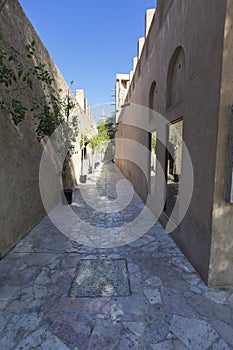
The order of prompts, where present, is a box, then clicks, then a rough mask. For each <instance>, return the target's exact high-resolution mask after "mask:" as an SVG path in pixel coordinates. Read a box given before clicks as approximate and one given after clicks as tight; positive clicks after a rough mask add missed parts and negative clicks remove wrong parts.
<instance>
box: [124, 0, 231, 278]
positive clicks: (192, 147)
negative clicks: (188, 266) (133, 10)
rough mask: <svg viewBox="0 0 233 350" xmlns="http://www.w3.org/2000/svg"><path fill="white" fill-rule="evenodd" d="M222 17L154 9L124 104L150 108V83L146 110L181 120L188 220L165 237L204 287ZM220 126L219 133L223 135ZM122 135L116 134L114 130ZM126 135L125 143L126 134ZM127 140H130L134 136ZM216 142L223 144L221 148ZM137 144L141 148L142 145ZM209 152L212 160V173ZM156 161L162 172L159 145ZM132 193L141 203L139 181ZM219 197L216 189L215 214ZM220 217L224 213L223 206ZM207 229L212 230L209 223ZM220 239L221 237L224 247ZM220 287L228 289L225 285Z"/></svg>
mask: <svg viewBox="0 0 233 350" xmlns="http://www.w3.org/2000/svg"><path fill="white" fill-rule="evenodd" d="M225 14H226V1H221V2H219V1H218V0H214V1H213V0H206V1H202V0H196V1H195V3H194V2H193V1H192V0H186V1H180V0H173V1H165V2H163V1H158V4H157V11H156V16H155V18H154V21H153V23H152V26H151V28H150V31H149V33H148V37H147V39H146V42H145V45H144V48H143V51H142V54H141V59H140V61H139V62H138V65H137V68H136V71H135V75H134V78H133V80H132V84H131V86H130V89H129V93H128V97H127V101H128V102H130V103H136V104H142V105H143V106H149V105H150V102H149V101H151V98H152V97H151V95H150V92H151V86H152V87H153V86H154V85H153V84H155V83H156V88H155V89H154V90H155V94H156V95H155V96H154V101H153V103H154V106H156V107H157V110H158V111H159V113H161V114H162V115H163V116H165V117H166V118H167V120H168V121H171V122H173V121H175V120H178V119H179V118H183V137H184V141H185V143H186V145H187V147H188V150H189V152H190V156H191V159H192V162H193V170H194V191H193V196H192V200H191V203H190V206H189V208H188V211H187V214H186V216H185V218H184V220H183V221H182V223H181V224H180V226H179V228H178V229H177V230H175V231H174V232H173V233H172V237H173V238H174V239H175V240H176V242H177V243H178V244H179V246H180V247H181V248H182V250H183V251H184V252H185V254H186V255H187V256H188V258H189V259H190V261H191V262H192V264H193V265H194V266H195V267H196V269H197V270H198V271H199V273H200V274H201V276H202V277H203V279H204V280H205V281H206V282H208V281H209V264H210V253H211V244H212V247H213V238H214V239H216V242H215V245H216V246H217V245H218V243H219V242H218V239H219V238H218V236H217V235H215V236H214V235H213V236H212V215H213V205H214V203H213V202H214V193H217V192H218V191H219V186H220V187H221V186H222V187H223V182H222V180H221V179H222V176H223V175H224V169H225V168H224V164H225V156H224V154H225V153H224V152H226V144H225V143H226V139H225V136H226V135H224V133H225V134H226V131H221V132H222V134H220V130H219V129H218V123H219V121H218V118H219V103H220V88H221V74H222V52H223V37H224V25H225ZM228 25H229V24H228ZM229 43H230V41H229ZM228 46H230V44H229V45H228ZM178 47H180V48H182V50H183V56H180V57H181V61H180V62H181V63H182V65H181V74H182V75H181V76H178V75H177V68H176V67H175V69H174V76H173V77H172V78H171V79H170V78H169V79H168V78H167V77H168V75H169V66H170V64H171V61H172V57H173V54H174V52H175V50H176V49H177V48H178ZM224 52H225V51H224ZM224 54H226V53H224ZM232 57H233V56H231V59H232ZM179 74H180V73H179ZM226 75H227V74H226ZM174 88H175V89H178V90H179V91H178V92H177V91H171V92H170V98H171V97H172V98H171V103H170V102H169V103H167V101H168V100H167V98H168V96H169V93H168V91H169V89H174ZM228 104H229V102H228ZM224 108H225V111H224V113H226V105H225V106H224ZM220 110H221V109H220ZM222 113H223V112H222ZM224 115H225V114H224ZM224 118H225V117H224ZM220 121H221V113H220ZM123 122H124V120H122V123H123ZM225 123H226V122H225ZM225 126H226V125H225ZM225 126H224V125H223V127H222V129H223V130H225V129H224V128H225ZM123 129H124V127H123V126H122V127H121V130H123ZM151 131H153V130H151ZM121 134H122V136H121V137H124V131H121ZM127 134H128V135H129V131H128V130H127ZM131 137H132V138H134V137H135V132H134V131H133V130H132V132H131ZM159 137H160V138H162V139H163V140H164V141H165V140H166V138H167V133H166V132H164V134H163V135H160V136H159ZM221 137H223V139H224V140H225V141H221ZM136 139H137V136H136ZM217 139H218V144H217ZM222 142H223V144H224V145H223V146H222V147H220V145H219V143H220V144H221V143H222ZM144 144H145V145H147V146H148V143H147V142H146V143H144ZM216 152H217V154H219V161H218V162H219V163H217V165H216ZM157 156H158V160H159V162H160V164H161V165H162V167H163V168H164V169H165V148H164V147H162V145H161V144H158V147H157ZM220 163H221V164H220ZM118 164H119V166H120V168H121V169H122V171H123V172H128V173H129V172H130V171H131V170H132V169H131V168H132V165H131V164H126V163H125V162H124V163H121V160H118ZM186 166H187V163H186V161H185V160H183V169H185V170H186V172H187V168H186ZM218 166H220V167H219V172H220V174H219V175H218V177H217V178H215V170H216V167H218ZM220 169H221V170H220ZM131 172H132V171H131ZM183 172H184V171H183ZM160 178H161V176H157V184H156V186H157V189H158V190H157V195H155V197H157V196H160V197H161V192H163V195H164V196H165V188H164V187H163V185H162V182H160V183H159V182H158V181H160V180H158V179H160ZM136 189H137V190H138V191H140V192H142V191H143V192H144V193H143V196H146V194H147V188H146V186H143V189H142V186H141V181H140V179H139V180H138V183H137V184H136ZM183 195H184V188H182V179H181V189H180V201H181V205H182V200H183V199H182V198H183V197H182V196H183ZM216 195H217V194H215V196H216ZM223 196H224V195H223V194H222V188H221V200H220V203H221V206H222V205H223ZM215 201H216V200H215ZM150 202H151V203H152V209H153V210H154V212H155V213H156V211H157V207H156V198H151V201H150ZM153 203H154V205H153ZM215 205H216V204H215ZM224 206H225V204H224ZM226 211H229V206H227V208H226ZM230 214H231V215H230ZM228 216H229V219H228V220H229V225H230V216H231V217H232V212H228ZM222 220H223V219H222ZM161 221H162V222H163V223H164V224H165V225H166V221H167V218H166V216H165V215H162V217H161ZM213 224H214V225H216V222H213ZM222 225H223V221H222V222H221V224H220V226H219V228H220V229H219V230H218V232H219V231H221V230H222ZM214 230H215V228H214ZM225 238H226V237H225V234H224V233H223V240H225ZM228 247H229V245H228ZM230 254H232V253H231V251H230V252H229V256H230ZM219 259H221V256H220V255H219V254H218V253H217V254H216V259H215V262H214V265H217V264H218V263H219V262H220V260H219ZM224 269H225V267H224ZM224 281H225V282H224ZM222 282H223V284H224V283H227V281H226V280H225V279H224V278H223V281H222ZM214 283H215V284H217V283H218V281H217V280H215V282H214ZM231 283H233V279H232V280H231Z"/></svg>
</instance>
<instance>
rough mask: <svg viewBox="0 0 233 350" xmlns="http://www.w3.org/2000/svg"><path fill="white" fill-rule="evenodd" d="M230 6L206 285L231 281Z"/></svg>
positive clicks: (232, 21)
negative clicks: (228, 174)
mask: <svg viewBox="0 0 233 350" xmlns="http://www.w3.org/2000/svg"><path fill="white" fill-rule="evenodd" d="M232 26H233V9H232V1H227V14H226V23H225V32H224V39H225V40H224V51H223V67H222V81H221V91H220V107H219V120H218V134H217V155H216V169H215V191H214V207H213V221H212V225H213V233H212V246H211V259H210V274H209V284H210V285H220V286H221V285H232V284H233V258H232V257H233V239H232V232H233V205H232V204H229V203H227V202H226V201H225V200H224V191H225V185H226V164H227V154H228V137H229V135H230V132H229V130H230V117H231V111H230V105H231V104H232V103H233V69H232V67H233V33H232Z"/></svg>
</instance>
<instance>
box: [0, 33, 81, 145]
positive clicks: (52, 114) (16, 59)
mask: <svg viewBox="0 0 233 350" xmlns="http://www.w3.org/2000/svg"><path fill="white" fill-rule="evenodd" d="M35 55H36V43H35V41H32V42H31V43H29V44H27V45H26V47H25V52H23V53H22V54H21V53H19V52H18V51H17V50H16V49H15V48H14V47H13V46H12V45H11V44H10V43H8V42H7V41H5V40H4V38H3V36H2V33H0V109H2V110H4V111H5V112H7V113H8V115H9V116H10V118H11V120H12V121H13V123H14V124H15V125H18V124H19V123H20V122H22V121H23V120H24V119H25V117H26V116H27V115H31V117H32V120H33V124H34V125H35V131H36V134H37V138H38V141H41V140H42V139H43V138H44V137H45V136H51V135H52V133H53V132H54V130H55V129H56V128H57V127H58V126H59V125H60V124H61V123H62V122H63V121H65V120H68V118H69V114H70V111H71V109H72V108H73V107H74V106H75V104H74V102H73V101H72V99H71V98H70V97H69V94H68V97H66V98H65V99H64V98H63V97H62V90H58V91H57V89H55V87H54V79H53V78H52V77H51V75H50V73H49V71H48V70H47V69H46V65H45V64H44V63H42V62H39V63H38V64H36V65H35V63H34V61H35V60H34V58H35ZM25 58H26V59H25ZM27 60H28V62H27ZM72 83H73V82H72ZM69 131H70V132H69V138H74V135H72V136H70V133H71V130H69Z"/></svg>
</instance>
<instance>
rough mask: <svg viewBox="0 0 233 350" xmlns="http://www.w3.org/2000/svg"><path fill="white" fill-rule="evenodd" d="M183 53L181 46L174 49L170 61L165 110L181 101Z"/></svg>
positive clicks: (183, 76)
mask: <svg viewBox="0 0 233 350" xmlns="http://www.w3.org/2000/svg"><path fill="white" fill-rule="evenodd" d="M185 71H186V67H185V53H184V49H183V47H182V46H179V47H177V48H176V50H175V52H174V53H173V55H172V58H171V60H170V64H169V68H168V75H167V109H169V108H171V107H173V106H175V105H176V104H177V103H179V102H180V101H181V100H182V99H183V95H184V88H185V80H186V79H185V75H186V74H185Z"/></svg>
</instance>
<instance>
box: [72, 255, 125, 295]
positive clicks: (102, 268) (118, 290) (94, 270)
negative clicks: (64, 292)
mask: <svg viewBox="0 0 233 350" xmlns="http://www.w3.org/2000/svg"><path fill="white" fill-rule="evenodd" d="M128 295H130V286H129V275H128V270H127V264H126V260H124V259H114V260H112V259H111V260H110V259H94V260H90V259H82V260H80V261H79V263H78V266H77V271H76V274H75V278H74V280H73V282H72V285H71V289H70V293H69V296H71V297H74V298H75V297H83V298H84V297H89V298H91V297H92V298H93V297H111V296H114V297H117V296H128Z"/></svg>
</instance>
